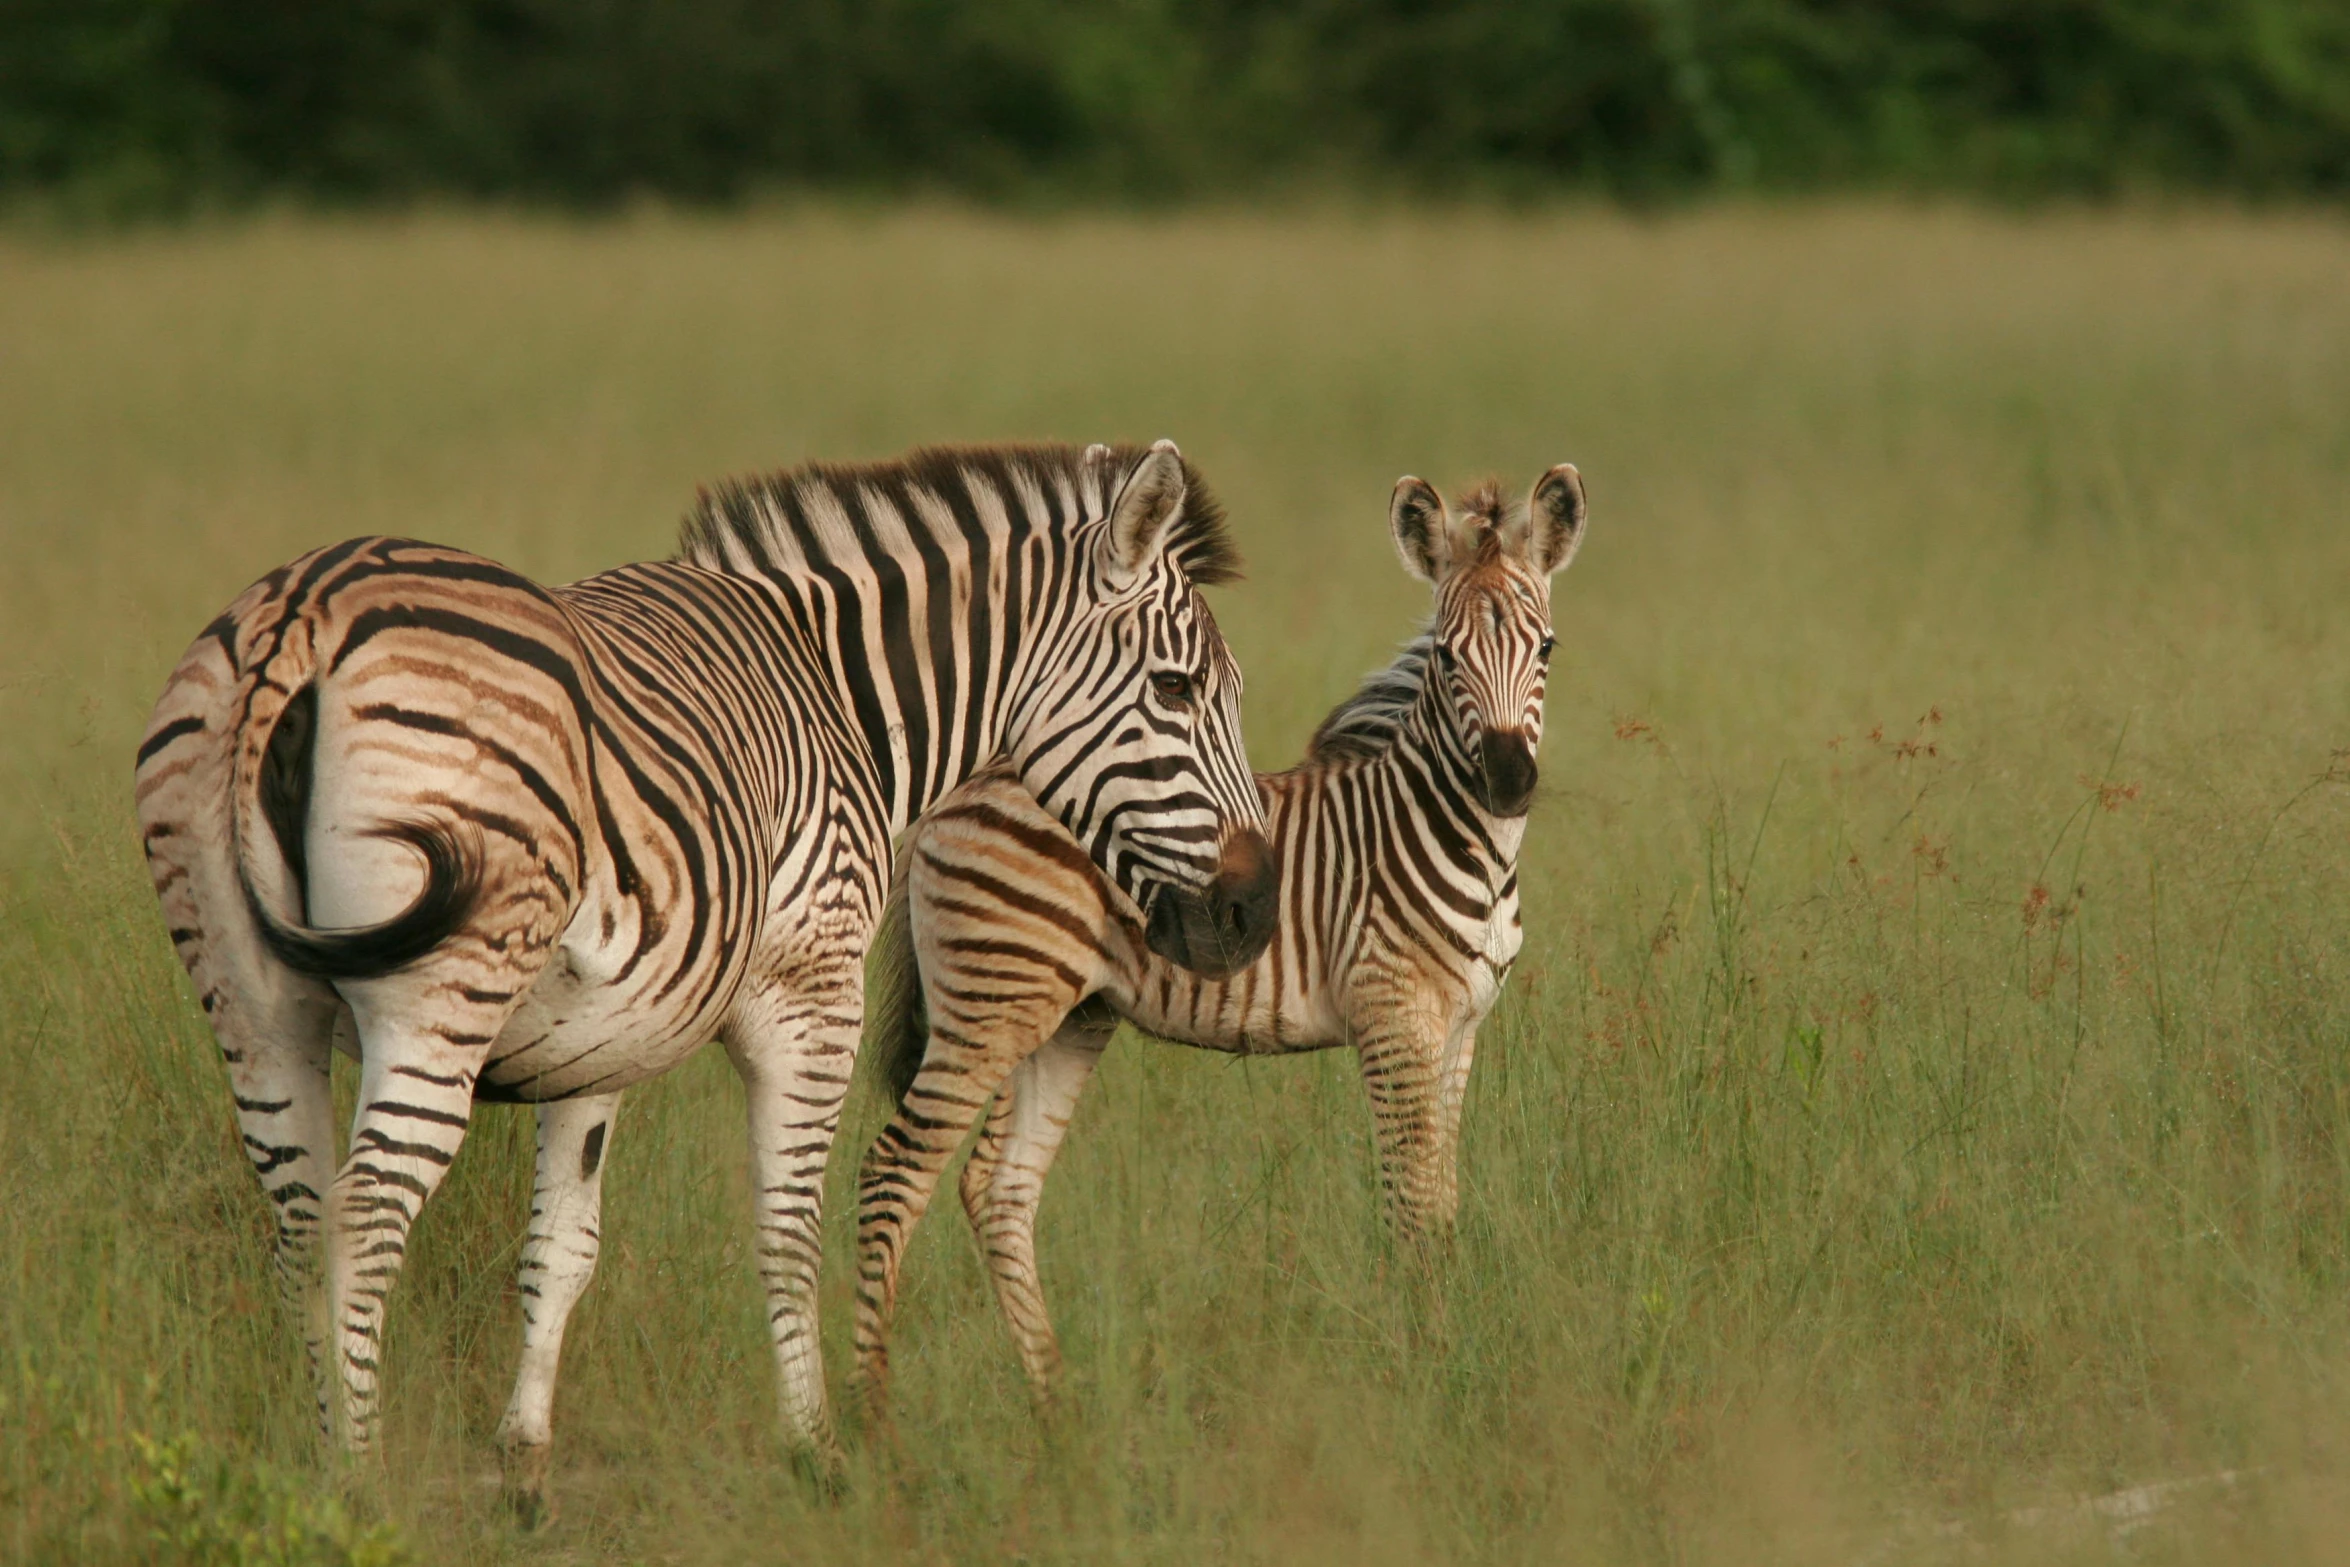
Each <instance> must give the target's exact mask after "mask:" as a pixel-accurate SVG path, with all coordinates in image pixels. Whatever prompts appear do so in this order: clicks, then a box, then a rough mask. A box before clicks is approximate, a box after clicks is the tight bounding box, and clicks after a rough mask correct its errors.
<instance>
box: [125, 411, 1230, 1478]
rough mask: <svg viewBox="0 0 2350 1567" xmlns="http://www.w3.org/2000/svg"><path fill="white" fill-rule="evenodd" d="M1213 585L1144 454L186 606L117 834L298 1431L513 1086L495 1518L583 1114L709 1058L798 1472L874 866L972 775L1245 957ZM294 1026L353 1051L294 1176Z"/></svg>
mask: <svg viewBox="0 0 2350 1567" xmlns="http://www.w3.org/2000/svg"><path fill="white" fill-rule="evenodd" d="M1235 569H1236V568H1235V560H1234V557H1233V554H1232V550H1231V546H1230V544H1229V542H1228V540H1227V538H1226V536H1225V533H1224V531H1223V526H1222V520H1221V513H1220V512H1219V511H1218V509H1217V508H1216V506H1215V503H1214V501H1213V500H1212V499H1211V498H1210V497H1209V496H1208V495H1207V493H1206V491H1205V489H1204V487H1203V486H1202V485H1201V484H1200V483H1199V480H1198V477H1197V475H1196V474H1194V473H1193V472H1192V471H1191V470H1190V468H1189V467H1188V465H1186V464H1185V463H1184V462H1183V460H1182V458H1181V456H1180V454H1178V453H1177V452H1176V451H1175V449H1174V447H1173V446H1172V445H1171V444H1170V443H1166V442H1161V443H1160V444H1159V445H1158V446H1156V447H1153V448H1151V449H1149V450H1147V451H1143V450H1112V449H1110V448H1107V447H1093V448H1089V449H1087V450H1086V451H1084V452H1082V453H1080V452H1077V451H1074V450H1067V449H1060V448H1003V449H980V450H969V451H937V452H923V453H917V454H916V455H914V456H913V457H911V458H908V459H906V460H904V461H901V462H895V463H886V464H879V465H874V466H868V467H815V468H803V469H800V470H797V471H793V472H787V473H781V474H777V475H775V476H772V477H769V478H765V479H760V480H756V481H750V482H742V483H734V484H728V485H723V486H720V487H718V488H717V489H716V490H714V491H712V492H709V493H707V494H705V495H704V496H703V498H702V501H701V503H700V505H699V506H698V507H697V508H696V510H695V511H694V512H693V513H692V514H691V515H690V516H689V517H688V518H687V520H686V523H685V527H684V531H683V542H682V545H681V548H680V551H679V555H678V558H677V559H675V560H672V561H666V562H653V563H644V564H639V565H632V566H624V567H621V568H619V569H618V570H615V571H610V572H606V573H604V574H603V575H601V576H596V577H591V578H588V579H587V580H585V581H583V582H578V583H574V584H572V585H570V586H568V587H561V588H553V589H549V588H543V587H540V586H539V585H537V584H535V583H532V582H530V581H528V580H527V579H525V578H523V577H521V576H519V575H517V574H515V573H514V572H512V571H509V570H507V569H506V568H504V567H502V566H499V565H497V564H496V563H495V562H492V561H487V560H483V559H481V558H479V557H477V556H472V555H467V554H464V553H462V552H459V551H456V550H449V549H443V548H439V547H436V546H432V545H427V544H418V543H414V542H411V541H407V540H401V539H391V538H359V539H352V540H348V541H346V542H344V543H342V544H337V545H333V546H330V547H328V548H325V549H322V550H318V551H316V552H314V553H312V554H310V555H306V556H304V557H303V558H301V559H300V560H297V561H295V562H293V563H291V564H290V565H287V566H285V567H282V568H280V569H279V570H277V571H274V572H272V573H270V574H269V575H268V576H267V577H265V578H263V579H262V580H261V581H260V582H259V583H257V584H255V585H254V586H253V587H252V588H251V589H250V590H248V591H247V592H246V593H245V594H244V595H243V596H242V597H240V598H239V599H238V600H237V601H236V602H235V603H234V604H232V605H231V606H230V607H229V609H228V611H227V612H226V613H225V614H223V615H222V616H221V617H220V618H219V619H218V620H216V621H214V622H213V624H212V625H211V626H209V627H207V628H206V630H205V632H204V633H203V635H202V636H200V637H199V638H198V640H197V642H196V643H195V645H194V646H193V647H191V648H190V649H189V651H188V653H187V655H186V656H185V658H184V659H183V660H182V661H181V664H180V666H179V668H178V669H177V670H176V671H175V672H174V673H173V675H172V677H171V680H170V683H169V684H168V685H167V686H166V688H165V690H164V693H163V696H162V699H161V700H160V701H159V702H158V703H157V705H156V709H155V714H154V718H153V720H152V722H151V723H150V725H149V728H148V731H147V736H146V738H145V740H144V741H143V742H142V744H141V746H140V750H139V776H138V798H139V814H140V822H141V827H142V831H143V835H144V841H145V844H146V848H147V852H148V858H149V862H150V866H151V868H152V871H153V875H154V881H155V886H156V891H157V894H158V896H159V897H160V899H161V900H162V903H163V908H164V913H165V918H166V922H167V924H168V925H169V927H170V928H171V931H172V937H173V941H174V943H175V944H176V945H177V947H178V950H179V954H180V957H181V959H182V961H183V962H184V963H185V964H186V965H187V968H188V972H189V974H190V975H191V977H192V978H193V979H194V981H195V984H196V988H197V991H198V994H199V995H200V996H201V997H202V1000H203V1004H204V1007H205V1009H206V1011H207V1012H208V1013H209V1014H210V1016H211V1020H212V1025H213V1028H214V1031H215V1033H216V1034H217V1035H218V1038H219V1041H220V1046H221V1052H222V1056H223V1058H224V1059H225V1060H226V1061H227V1063H228V1067H229V1078H230V1086H231V1091H232V1092H233V1094H234V1095H235V1097H236V1103H237V1114H238V1120H239V1123H240V1125H241V1126H242V1128H243V1134H244V1138H245V1143H246V1147H247V1150H248V1152H249V1153H251V1154H252V1156H253V1162H254V1168H255V1170H256V1172H257V1173H258V1174H259V1175H260V1177H261V1181H262V1186H263V1189H264V1191H266V1192H267V1193H268V1194H269V1197H270V1199H271V1201H272V1202H273V1203H274V1204H275V1205H276V1208H277V1212H278V1221H279V1233H278V1246H277V1262H278V1267H279V1270H280V1273H281V1276H282V1277H283V1278H284V1280H285V1281H286V1284H287V1286H288V1288H289V1290H290V1291H291V1292H292V1294H293V1295H294V1296H295V1298H296V1299H297V1301H298V1302H299V1303H300V1307H301V1311H302V1314H303V1323H304V1331H305V1336H306V1339H307V1342H308V1344H309V1346H310V1350H311V1353H312V1357H313V1360H314V1362H315V1363H316V1365H317V1366H318V1368H319V1369H320V1371H321V1378H320V1409H321V1418H322V1421H323V1422H324V1423H325V1424H326V1426H327V1428H328V1430H329V1432H330V1434H332V1433H333V1432H337V1431H339V1432H340V1433H341V1434H342V1436H343V1438H344V1440H345V1441H346V1442H347V1443H348V1444H349V1445H350V1446H352V1447H354V1448H364V1447H366V1446H367V1445H368V1443H369V1442H370V1441H371V1439H372V1437H373V1434H374V1425H375V1419H376V1410H377V1399H376V1392H377V1381H378V1372H379V1367H378V1364H377V1359H378V1357H377V1354H376V1345H377V1344H378V1343H379V1341H380V1333H381V1324H382V1317H383V1309H384V1302H385V1299H386V1297H387V1296H388V1295H389V1293H390V1291H391V1289H392V1286H393V1283H394V1282H395V1280H396V1279H397V1278H398V1275H399V1271H400V1266H401V1262H402V1260H403V1257H404V1255H405V1250H406V1243H407V1236H408V1231H409V1227H410V1226H411V1225H412V1224H413V1223H414V1221H415V1219H416V1216H417V1214H418V1212H419V1211H420V1210H421V1209H422V1207H423V1206H424V1204H425V1202H426V1201H427V1200H428V1199H429V1198H430V1197H431V1195H432V1193H433V1191H434V1189H435V1187H436V1186H437V1185H438V1184H439V1182H440V1179H441V1177H442V1174H443V1173H444V1172H445V1171H446V1170H447V1168H448V1167H449V1164H450V1162H451V1161H452V1160H453V1159H454V1157H455V1155H456V1152H457V1149H458V1146H459V1144H460V1143H461V1142H462V1141H463V1138H464V1134H465V1129H466V1126H467V1123H468V1121H469V1119H470V1117H471V1113H472V1106H473V1104H474V1102H475V1101H477V1100H482V1099H492V1100H497V1099H503V1100H523V1101H531V1102H536V1103H538V1104H539V1105H540V1107H541V1109H540V1118H539V1144H540V1146H539V1160H538V1173H537V1179H536V1182H535V1195H534V1198H533V1206H532V1219H531V1227H530V1230H529V1236H528V1240H527V1242H526V1245H525V1248H524V1255H523V1260H522V1281H523V1292H524V1302H525V1308H524V1320H525V1326H524V1349H523V1361H522V1371H521V1375H520V1378H519V1380H518V1381H517V1384H516V1389H515V1395H514V1400H513V1403H512V1404H511V1405H510V1406H509V1408H508V1410H507V1414H506V1418H505V1421H504V1423H503V1425H502V1426H501V1435H502V1437H503V1439H504V1441H505V1443H506V1445H507V1447H508V1448H509V1450H510V1452H511V1454H512V1457H513V1471H512V1472H513V1473H514V1474H515V1475H516V1476H517V1489H518V1491H519V1492H520V1493H521V1494H522V1496H523V1497H524V1499H525V1500H526V1501H529V1500H532V1499H534V1498H535V1497H536V1496H537V1494H538V1492H539V1489H540V1486H541V1484H542V1482H543V1475H544V1472H545V1459H546V1449H547V1444H548V1443H549V1441H550V1440H551V1431H552V1426H551V1413H550V1411H551V1404H552V1399H553V1392H554V1377H555V1366H556V1360H557V1357H558V1355H559V1351H560V1347H561V1340H562V1334H563V1328H564V1323H565V1320H566V1318H567V1316H568V1314H569V1311H570V1309H571V1306H572V1304H573V1303H574V1302H575V1301H576V1300H577V1299H578V1296H579V1293H580V1291H581V1290H582V1289H584V1288H585V1287H586V1284H587V1281H588V1277H589V1275H590V1273H591V1272H592V1270H593V1268H594V1264H595V1257H596V1242H597V1224H598V1219H597V1214H598V1205H599V1197H598V1194H599V1191H600V1172H601V1168H602V1163H603V1160H604V1157H605V1154H606V1151H607V1149H608V1147H609V1138H610V1130H611V1125H612V1118H613V1114H614V1111H615V1108H616V1105H617V1101H618V1096H619V1094H620V1092H621V1091H622V1090H623V1089H625V1088H627V1087H628V1086H629V1085H630V1084H632V1083H636V1082H639V1081H641V1080H643V1079H644V1078H646V1077H649V1076H652V1075H654V1074H655V1073H658V1072H661V1071H664V1070H666V1069H667V1068H669V1067H670V1066H673V1065H675V1064H676V1063H677V1062H678V1061H680V1060H682V1059H683V1058H684V1057H685V1056H686V1055H688V1054H689V1053H691V1052H692V1051H693V1050H695V1049H697V1048H698V1047H699V1046H700V1045H701V1044H702V1043H703V1042H704V1041H706V1040H708V1039H710V1038H711V1037H713V1036H716V1037H719V1038H721V1039H723V1040H724V1041H725V1043H726V1045H727V1048H728V1051H729V1053H730V1054H731V1055H732V1057H733V1059H734V1062H735V1065H736V1067H737V1068H738V1070H739V1071H740V1072H741V1073H742V1076H743V1079H744V1082H745V1085H746V1089H747V1099H748V1105H749V1121H750V1135H751V1144H752V1169H753V1176H754V1182H755V1186H756V1192H757V1209H758V1213H757V1219H758V1234H759V1244H758V1257H759V1267H760V1273H761V1276H762V1279H763V1281H764V1283H765V1285H766V1289H767V1294H768V1300H769V1315H770V1322H771V1326H772V1332H773V1339H774V1343H775V1349H776V1355H777V1362H778V1368H779V1372H780V1400H781V1409H782V1415H783V1420H784V1425H785V1430H786V1434H787V1437H788V1438H789V1439H790V1441H791V1442H792V1444H793V1445H794V1446H795V1448H797V1449H798V1450H800V1451H801V1452H803V1453H807V1454H813V1455H816V1456H817V1457H818V1459H819V1460H821V1461H826V1462H829V1454H830V1453H831V1451H832V1438H831V1433H830V1426H829V1421H828V1417H827V1414H826V1409H825V1402H824V1385H823V1377H822V1368H821V1363H820V1361H819V1358H818V1355H817V1320H816V1277H817V1263H818V1255H819V1251H818V1241H819V1230H820V1220H821V1198H822V1181H823V1173H824V1166H825V1161H826V1156H827V1153H828V1151H829V1149H830V1147H831V1143H832V1139H833V1135H834V1130H835V1128H836V1126H837V1124H838V1120H839V1114H840V1105H841V1101H842V1097H843V1095H844V1094H845V1092H846V1090H847V1086H848V1081H849V1068H850V1063H851V1061H852V1060H853V1058H854V1053H855V1050H856V1045H857V1040H858V1037H859V1033H860V1029H861V1024H862V1018H863V982H862V969H863V959H864V955H865V950H866V947H867V945H868V942H869V938H870V935H871V932H872V930H873V927H874V923H875V920H876V918H877V916H878V914H879V912H880V909H881V905H882V902H883V899H884V894H885V891H886V887H887V884H888V880H889V876H890V861H891V849H890V844H891V841H892V839H893V837H894V836H895V835H896V834H898V833H900V832H901V831H902V830H903V829H904V828H905V826H906V824H907V823H908V822H909V821H911V820H912V819H913V817H914V816H915V815H916V814H917V813H918V812H920V811H921V810H922V809H923V808H924V807H925V806H926V805H928V804H929V803H930V801H931V800H932V799H934V798H935V797H936V796H938V795H939V794H941V793H943V792H944V791H946V790H948V789H951V788H952V787H954V786H955V785H956V784H958V783H959V782H961V781H962V779H963V778H964V777H966V776H967V775H969V774H970V773H971V772H973V771H974V770H975V769H977V768H979V767H981V766H983V765H985V764H986V763H988V762H989V760H990V759H992V758H996V757H998V756H1001V757H1002V758H1004V760H1005V765H1007V766H1008V767H1010V768H1011V769H1012V770H1013V771H1014V772H1016V773H1017V774H1018V775H1019V776H1020V777H1021V778H1022V779H1024V780H1025V781H1026V783H1027V784H1028V786H1029V787H1030V788H1031V789H1033V790H1034V791H1035V792H1036V797H1037V799H1038V800H1040V801H1042V802H1044V808H1046V809H1048V810H1050V811H1051V813H1052V819H1053V820H1055V821H1057V822H1058V823H1059V824H1061V826H1062V827H1063V829H1064V830H1066V831H1068V832H1070V833H1071V834H1073V835H1074V836H1075V837H1077V838H1078V839H1080V840H1082V841H1085V842H1087V843H1088V844H1089V845H1091V847H1092V850H1093V853H1094V854H1095V856H1096V860H1095V862H1094V863H1096V864H1097V865H1098V868H1099V869H1100V870H1101V872H1102V873H1103V874H1104V875H1105V877H1106V878H1107V879H1108V881H1109V882H1110V883H1111V884H1112V885H1114V886H1116V887H1117V888H1118V889H1119V896H1121V897H1122V898H1124V899H1126V900H1128V901H1129V902H1130V903H1132V904H1133V905H1135V906H1136V907H1138V908H1143V909H1147V910H1148V911H1149V918H1150V920H1151V922H1152V928H1153V930H1154V932H1155V933H1156V936H1157V940H1156V945H1157V948H1158V950H1160V951H1162V952H1166V953H1169V954H1171V955H1173V956H1175V957H1177V958H1179V959H1189V960H1191V961H1198V962H1212V961H1215V960H1216V957H1217V954H1216V952H1215V951H1213V950H1212V944H1211V943H1209V942H1208V941H1207V940H1206V936H1205V933H1208V932H1216V931H1227V930H1237V932H1238V934H1239V939H1240V944H1241V946H1242V947H1243V948H1245V949H1246V951H1247V953H1248V955H1252V956H1253V954H1254V952H1255V950H1257V948H1258V947H1261V945H1262V941H1263V939H1264V937H1265V936H1266V935H1267V934H1269V931H1270V925H1271V914H1270V902H1271V897H1272V887H1271V883H1270V880H1269V877H1270V859H1269V857H1268V856H1267V854H1266V853H1265V850H1264V846H1263V840H1262V836H1261V832H1260V830H1259V829H1260V826H1261V823H1262V821H1263V814H1262V808H1261V804H1260V802H1259V801H1258V798H1257V795H1256V791H1255V787H1254V783H1253V781H1252V779H1251V777H1250V775H1249V773H1248V770H1247V763H1246V760H1245V751H1244V749H1243V747H1242V743H1241V734H1240V723H1239V705H1238V704H1239V685H1240V680H1239V674H1238V671H1237V670H1236V669H1235V668H1234V667H1233V665H1232V662H1231V659H1230V656H1229V654H1228V653H1227V652H1226V650H1225V647H1224V644H1223V640H1222V638H1221V637H1220V636H1219V635H1218V634H1217V632H1216V629H1215V623H1214V621H1213V620H1212V619H1211V618H1210V617H1209V616H1208V614H1207V611H1206V608H1205V606H1204V605H1203V604H1202V603H1201V602H1200V600H1199V597H1198V595H1197V593H1196V591H1195V584H1198V583H1203V582H1216V581H1222V580H1227V579H1228V578H1230V577H1231V576H1232V575H1233V573H1234V571H1235ZM1250 943H1254V944H1255V945H1253V946H1252V945H1249V944H1250ZM330 1043H339V1044H340V1045H341V1046H342V1048H344V1049H346V1050H348V1051H350V1052H351V1053H353V1054H355V1055H357V1056H358V1057H359V1059H360V1063H361V1082H360V1092H359V1110H358V1115H357V1118H356V1120H355V1121H354V1123H353V1126H352V1132H351V1144H350V1152H349V1156H348V1157H347V1158H346V1159H345V1160H344V1161H343V1163H342V1164H341V1166H340V1168H339V1169H333V1170H331V1178H330V1166H332V1164H333V1156H334V1147H335V1143H334V1128H333V1126H332V1124H331V1118H330V1109H329V1105H330V1099H329V1095H328V1089H327V1084H328V1071H327V1067H328V1060H329V1049H330ZM322 1233H323V1242H324V1253H325V1255H324V1257H323V1258H322V1257H321V1255H320V1253H321V1242H322ZM322 1276H323V1280H324V1290H323V1295H322V1293H321V1291H320V1289H319V1287H318V1286H319V1283H320V1280H321V1277H322ZM329 1368H331V1370H330V1369H329Z"/></svg>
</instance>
